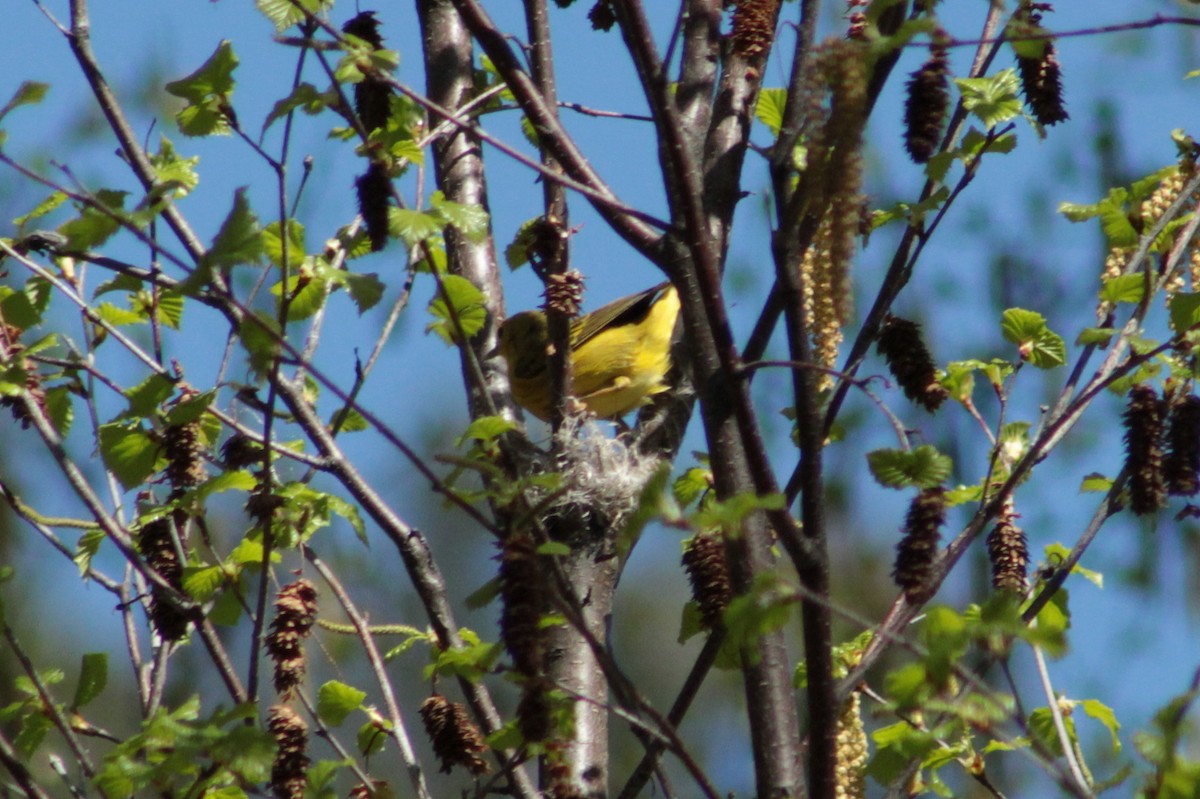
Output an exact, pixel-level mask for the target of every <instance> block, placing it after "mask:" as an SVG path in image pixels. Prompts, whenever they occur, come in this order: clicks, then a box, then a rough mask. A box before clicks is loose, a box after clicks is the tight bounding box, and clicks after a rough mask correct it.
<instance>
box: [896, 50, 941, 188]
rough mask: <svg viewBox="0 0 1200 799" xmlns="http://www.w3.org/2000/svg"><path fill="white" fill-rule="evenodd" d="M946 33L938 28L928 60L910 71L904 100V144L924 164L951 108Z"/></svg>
mask: <svg viewBox="0 0 1200 799" xmlns="http://www.w3.org/2000/svg"><path fill="white" fill-rule="evenodd" d="M945 39H946V34H945V33H944V32H942V31H941V30H940V29H939V31H937V32H936V33H935V34H934V41H933V43H932V44H930V46H929V60H928V61H926V62H925V64H924V66H922V67H921V68H920V69H918V70H917V71H916V72H914V73H912V76H911V77H910V78H909V81H908V96H907V98H906V100H905V103H904V147H905V149H907V150H908V154H909V155H910V156H911V157H912V160H913V161H915V162H916V163H918V164H924V163H926V162H927V161H929V159H930V158H932V157H933V154H934V153H935V152H937V148H938V144H939V142H940V141H941V138H942V128H943V126H944V125H945V124H946V115H947V114H948V113H949V110H950V79H949V74H950V62H949V59H948V58H947V56H946V45H945Z"/></svg>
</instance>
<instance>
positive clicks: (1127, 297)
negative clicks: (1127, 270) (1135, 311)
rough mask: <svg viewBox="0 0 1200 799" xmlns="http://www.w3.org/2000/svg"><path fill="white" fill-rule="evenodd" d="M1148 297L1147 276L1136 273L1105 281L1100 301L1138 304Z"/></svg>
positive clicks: (1101, 289)
mask: <svg viewBox="0 0 1200 799" xmlns="http://www.w3.org/2000/svg"><path fill="white" fill-rule="evenodd" d="M1144 296H1146V275H1145V274H1143V273H1141V272H1135V273H1133V274H1131V275H1117V276H1115V277H1111V278H1109V279H1108V280H1105V281H1104V285H1103V286H1101V288H1100V299H1102V300H1104V301H1105V302H1114V303H1115V302H1129V303H1138V302H1141V301H1142V297H1144Z"/></svg>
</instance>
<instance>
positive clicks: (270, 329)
mask: <svg viewBox="0 0 1200 799" xmlns="http://www.w3.org/2000/svg"><path fill="white" fill-rule="evenodd" d="M238 341H240V342H241V344H242V346H243V347H244V348H245V349H246V352H247V354H249V356H250V367H251V368H252V369H253V370H254V371H255V372H256V373H257V374H260V375H265V374H268V373H269V372H270V371H271V368H272V365H273V364H274V362H275V357H276V356H277V355H278V354H279V347H280V342H279V323H278V322H276V321H275V319H273V318H272V317H270V316H267V315H266V314H264V313H261V312H255V313H253V314H247V315H246V316H245V317H244V318H243V319H242V323H241V325H240V326H239V327H238Z"/></svg>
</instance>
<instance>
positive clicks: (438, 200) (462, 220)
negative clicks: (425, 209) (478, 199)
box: [429, 190, 491, 243]
mask: <svg viewBox="0 0 1200 799" xmlns="http://www.w3.org/2000/svg"><path fill="white" fill-rule="evenodd" d="M429 204H430V207H431V208H432V209H433V210H434V211H436V212H437V214H438V215H439V216H441V217H442V219H443V220H444V221H445V222H446V223H447V224H450V225H453V226H454V227H455V228H457V229H458V231H459V232H460V233H462V234H463V235H464V236H466V237H467V238H468V239H470V240H471V241H473V242H475V243H479V242H481V241H483V240H484V239H485V238H486V237H487V234H488V230H489V228H488V225H489V223H490V222H491V217H490V216H488V212H487V211H486V210H485V209H484V208H483V206H481V205H463V204H461V203H456V202H453V201H452V200H447V199H446V196H445V195H444V194H443V193H442V192H441V191H440V190H439V191H435V192H434V193H433V195H432V196H431V197H430V198H429Z"/></svg>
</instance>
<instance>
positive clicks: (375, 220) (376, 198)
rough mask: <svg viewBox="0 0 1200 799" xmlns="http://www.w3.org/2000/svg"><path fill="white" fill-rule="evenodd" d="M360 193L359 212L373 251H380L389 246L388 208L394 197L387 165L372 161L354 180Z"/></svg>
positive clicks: (355, 186)
mask: <svg viewBox="0 0 1200 799" xmlns="http://www.w3.org/2000/svg"><path fill="white" fill-rule="evenodd" d="M354 188H355V191H356V192H357V193H358V212H359V214H361V215H362V218H363V225H364V226H365V227H366V229H367V238H368V239H370V241H371V252H379V251H380V250H382V249H383V248H384V247H385V246H387V240H388V209H389V207H390V204H391V198H392V180H391V178H390V177H388V171H387V167H385V166H384V165H383V164H381V163H379V162H378V161H372V162H371V163H370V164H369V165H368V166H367V171H366V172H364V173H363V174H362V175H360V176H359V177H358V179H357V180H355V181H354Z"/></svg>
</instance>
